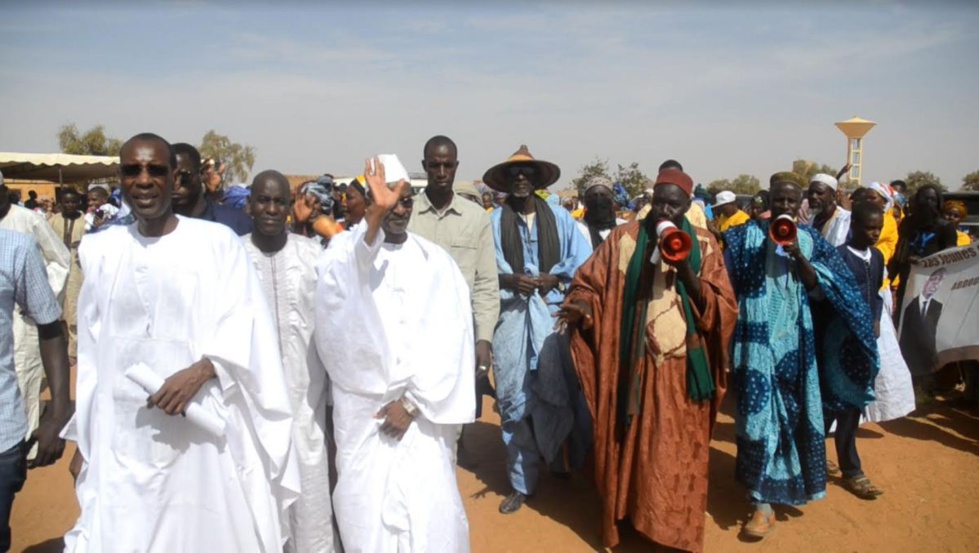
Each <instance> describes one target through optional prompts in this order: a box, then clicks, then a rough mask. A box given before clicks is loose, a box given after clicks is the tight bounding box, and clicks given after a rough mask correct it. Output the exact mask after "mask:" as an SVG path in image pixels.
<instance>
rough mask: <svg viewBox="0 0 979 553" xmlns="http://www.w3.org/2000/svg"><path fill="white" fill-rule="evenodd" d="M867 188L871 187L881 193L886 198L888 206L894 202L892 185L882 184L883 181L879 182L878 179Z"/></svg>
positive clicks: (885, 201)
mask: <svg viewBox="0 0 979 553" xmlns="http://www.w3.org/2000/svg"><path fill="white" fill-rule="evenodd" d="M867 188H869V189H871V190H873V191H874V192H876V193H878V194H880V195H881V197H882V198H884V203H886V204H887V206H886V207H888V208H889V207H891V205H892V204H893V203H894V195H893V194H891V187H890V186H887V185H886V184H881V183H879V182H877V181H874V182H872V183H870V184H869V185H868V186H867Z"/></svg>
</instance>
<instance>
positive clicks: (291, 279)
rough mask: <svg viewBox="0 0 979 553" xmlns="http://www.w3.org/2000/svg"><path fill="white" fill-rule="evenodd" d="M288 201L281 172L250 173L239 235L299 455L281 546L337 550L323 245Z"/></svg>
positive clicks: (299, 552) (325, 551)
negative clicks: (294, 230)
mask: <svg viewBox="0 0 979 553" xmlns="http://www.w3.org/2000/svg"><path fill="white" fill-rule="evenodd" d="M291 209H292V191H291V190H290V188H289V181H288V180H287V179H286V177H285V176H284V175H283V174H282V173H280V172H278V171H262V172H261V173H259V174H257V175H255V179H254V180H252V186H251V194H250V195H249V197H248V203H247V204H246V207H245V210H246V212H247V213H248V215H249V216H251V218H252V220H253V221H254V226H253V229H252V232H251V234H247V235H245V236H242V237H241V241H242V243H243V244H244V245H245V250H246V251H247V252H248V257H249V258H250V259H251V261H252V265H253V266H254V267H255V271H256V272H257V273H258V277H259V280H261V281H262V290H263V291H264V292H265V299H266V300H268V302H269V307H271V308H272V315H273V318H274V319H275V323H276V330H277V331H278V339H279V350H280V351H281V353H282V369H283V371H284V372H285V378H286V385H287V387H288V390H289V403H290V405H291V406H292V413H293V427H292V437H293V442H294V443H295V444H296V453H298V455H299V459H298V461H299V477H300V482H301V484H302V495H300V496H299V499H298V500H297V501H296V502H295V503H294V504H292V506H291V507H290V508H289V523H288V528H289V535H288V540H289V541H288V542H287V543H286V549H285V551H286V552H287V553H289V552H297V553H304V552H306V551H315V552H318V553H329V552H332V551H335V550H337V544H336V538H335V536H334V533H333V523H332V518H333V509H332V507H331V505H330V475H329V470H328V465H327V442H326V427H325V424H326V414H327V408H326V405H327V394H328V393H329V392H328V389H329V386H328V381H327V377H326V369H325V368H324V367H323V363H322V362H321V361H320V358H319V355H317V353H316V347H315V344H314V343H313V329H314V324H313V323H314V319H315V308H316V301H315V296H316V260H317V259H319V255H320V253H321V252H322V251H323V248H322V247H321V246H320V244H319V243H318V242H317V241H316V240H313V239H312V238H306V237H305V236H299V235H298V234H291V233H288V232H287V231H286V217H287V216H288V215H289V213H290V211H291Z"/></svg>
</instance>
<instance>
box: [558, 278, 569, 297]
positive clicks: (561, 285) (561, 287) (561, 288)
mask: <svg viewBox="0 0 979 553" xmlns="http://www.w3.org/2000/svg"><path fill="white" fill-rule="evenodd" d="M557 291H558V292H561V293H562V294H563V293H565V292H567V291H568V287H567V286H565V285H564V282H562V281H560V280H559V281H558V283H557Z"/></svg>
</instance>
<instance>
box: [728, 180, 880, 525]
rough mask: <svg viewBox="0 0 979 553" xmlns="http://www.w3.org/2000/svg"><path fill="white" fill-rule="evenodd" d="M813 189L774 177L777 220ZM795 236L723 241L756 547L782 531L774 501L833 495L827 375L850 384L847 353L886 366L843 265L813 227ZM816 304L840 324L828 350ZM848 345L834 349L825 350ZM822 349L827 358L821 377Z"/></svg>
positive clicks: (740, 470)
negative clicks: (734, 308)
mask: <svg viewBox="0 0 979 553" xmlns="http://www.w3.org/2000/svg"><path fill="white" fill-rule="evenodd" d="M805 184H806V183H805V180H804V179H803V177H802V176H800V175H798V174H796V173H789V172H785V173H776V174H775V175H773V176H772V178H771V184H770V201H771V211H772V221H775V220H776V219H777V218H778V217H780V216H783V215H785V216H788V217H790V218H793V219H794V218H795V217H796V216H797V214H798V211H799V205H800V203H801V201H802V187H803V186H805ZM797 231H798V232H797V235H796V237H795V238H794V239H793V241H792V242H791V243H789V244H786V245H779V244H776V243H775V241H774V240H773V239H771V238H770V237H769V223H768V221H752V222H750V223H746V224H744V225H741V226H738V227H735V228H733V229H731V230H729V231H728V232H727V233H725V234H724V240H725V243H726V249H725V252H724V254H725V261H726V265H727V267H728V271H729V272H730V274H731V285H732V286H733V288H734V292H735V293H736V294H737V296H738V324H737V327H736V328H735V332H734V349H733V358H732V363H731V364H732V366H733V369H732V372H731V374H732V377H733V378H734V388H735V390H736V391H737V399H738V411H737V415H736V417H735V422H736V426H737V446H738V454H737V464H736V477H737V479H738V481H740V482H741V483H742V484H744V486H745V487H746V488H747V489H748V492H749V501H750V502H751V503H752V505H753V507H754V513H753V515H752V517H751V520H750V521H749V522H748V523H747V524H745V526H744V527H743V533H744V534H745V535H746V536H748V537H752V538H755V539H761V538H764V537H765V536H767V535H768V534H769V533H770V532H771V531H772V530H773V529H774V527H775V515H774V512H773V511H772V506H771V504H772V503H778V504H786V505H801V504H804V503H806V502H807V501H810V500H814V499H820V498H822V497H823V496H824V495H825V494H826V444H825V428H824V427H823V409H822V403H821V395H820V377H822V378H824V379H827V380H828V381H831V382H833V383H840V382H845V381H846V379H848V378H850V377H849V376H847V375H846V374H845V373H844V371H843V370H842V369H841V368H840V366H839V358H840V356H841V355H842V353H841V351H845V352H846V353H847V355H848V357H847V358H848V359H849V360H851V361H852V363H850V365H851V366H861V367H873V370H876V367H875V365H876V364H877V362H878V359H877V347H876V343H875V337H874V331H873V324H872V323H873V318H872V316H871V313H870V307H869V306H868V305H867V302H866V301H865V300H864V299H862V298H861V297H860V294H859V292H858V291H857V285H856V282H855V281H854V278H853V275H852V274H851V273H850V270H849V269H848V268H847V267H846V265H845V264H844V262H843V259H842V257H841V256H840V254H839V253H838V252H837V250H836V248H834V247H833V246H832V245H831V244H829V243H828V242H827V241H826V240H824V239H823V238H822V236H820V234H819V233H818V232H817V231H816V230H815V229H813V228H812V227H808V226H805V225H800V226H798V228H797ZM817 301H820V302H823V303H824V309H827V310H829V311H830V312H831V314H830V316H835V319H834V323H833V324H832V325H831V327H830V328H827V329H825V334H826V335H825V336H824V339H823V340H821V343H819V342H817V340H816V334H815V330H816V329H815V328H814V324H813V303H814V302H817ZM837 319H838V320H837ZM840 333H843V334H840ZM838 338H839V340H837V339H838ZM840 343H842V344H844V345H843V346H840V347H837V348H836V350H835V351H829V350H827V351H819V350H820V348H821V347H823V346H826V347H827V348H828V346H827V345H830V344H840ZM844 347H845V349H844ZM828 349H832V348H828ZM817 351H819V353H820V356H821V358H822V359H828V360H829V363H827V364H825V365H823V366H820V367H819V369H817V364H816V359H817ZM834 356H835V357H834ZM868 370H869V369H868ZM820 372H822V374H820ZM829 389H832V390H835V389H836V388H835V387H831V388H829ZM862 399H863V398H862Z"/></svg>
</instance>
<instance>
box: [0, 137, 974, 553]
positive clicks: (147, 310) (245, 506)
mask: <svg viewBox="0 0 979 553" xmlns="http://www.w3.org/2000/svg"><path fill="white" fill-rule="evenodd" d="M422 154H423V159H422V162H421V166H422V168H423V169H424V171H425V173H426V174H427V178H428V183H427V186H426V187H425V188H424V189H423V191H422V192H420V193H417V194H416V193H414V192H413V191H412V188H411V187H410V185H409V181H410V178H409V175H408V171H407V169H406V168H405V166H404V165H403V164H402V162H401V160H400V159H399V158H398V157H397V156H396V155H378V156H376V157H373V158H370V159H367V160H366V161H365V164H364V169H363V173H362V174H361V175H359V176H357V177H356V178H355V179H353V180H352V181H350V182H349V184H344V185H341V184H339V183H338V182H336V179H334V177H332V176H331V175H324V176H323V177H321V178H319V179H317V180H313V181H309V182H306V183H303V184H302V185H301V186H299V187H298V188H297V189H296V190H293V189H292V188H291V187H290V184H289V181H288V179H287V178H286V177H285V176H284V175H283V174H282V173H280V172H278V171H275V170H265V171H262V172H260V173H258V174H257V175H255V177H254V178H253V179H252V181H251V183H250V185H248V186H237V187H229V188H228V189H227V190H225V191H224V192H223V193H222V190H221V187H220V186H216V185H214V180H215V178H217V179H218V180H220V176H219V175H217V173H216V172H215V169H214V167H215V163H214V162H213V161H212V160H202V158H201V155H200V153H199V152H198V151H197V149H196V148H194V147H193V146H191V145H189V144H185V143H176V144H171V143H169V142H168V141H166V140H165V139H163V138H161V137H160V136H157V135H155V134H150V133H144V134H139V135H136V136H134V137H132V138H130V139H129V140H128V141H126V142H125V144H124V145H123V147H122V150H121V152H120V160H119V176H118V186H117V187H115V188H113V187H110V186H109V185H106V184H92V185H90V186H89V187H88V189H87V190H85V191H81V190H77V189H74V188H71V187H64V188H62V189H61V191H60V193H59V197H58V201H57V207H56V208H51V207H50V206H45V205H43V204H40V203H37V202H36V201H35V198H34V197H32V198H31V200H28V202H30V201H35V203H34V204H31V205H28V204H27V203H26V202H25V205H23V206H21V205H17V204H16V203H14V202H13V201H12V199H11V195H10V194H9V190H8V189H7V187H6V186H5V185H4V184H3V181H2V177H0V303H2V305H0V318H2V323H3V324H2V332H0V414H2V417H0V552H6V551H7V550H8V548H9V547H10V539H11V537H10V536H11V530H10V527H9V518H10V510H11V506H12V504H13V501H14V496H15V495H16V493H17V492H18V491H19V490H20V488H21V486H22V485H23V483H24V481H25V479H26V474H27V469H28V468H30V467H35V466H45V465H49V464H52V463H54V462H55V461H57V460H58V459H59V458H60V457H61V456H62V454H63V451H64V447H65V440H66V439H67V440H71V441H74V442H75V443H76V444H77V448H76V453H75V456H74V458H73V459H72V460H71V469H70V470H71V472H72V475H73V476H74V477H75V490H76V496H77V500H78V504H79V506H80V508H81V514H80V516H79V518H78V520H77V522H76V523H75V525H74V527H73V528H72V529H71V530H70V531H69V532H68V534H67V535H66V536H65V545H66V551H69V552H82V551H164V550H166V551H215V552H221V551H236V552H239V551H240V552H244V551H263V552H274V551H282V550H285V551H296V552H331V551H341V550H343V551H348V552H394V551H468V550H469V548H470V543H469V526H468V521H467V517H466V512H465V509H464V507H463V503H462V499H461V497H460V494H459V489H458V485H457V483H456V477H455V467H456V466H457V465H459V466H463V467H466V466H469V465H470V463H471V458H470V457H471V455H472V452H471V451H469V450H467V447H466V432H465V429H466V425H467V424H469V423H472V422H473V421H474V420H475V419H477V418H479V417H480V416H481V407H482V404H483V401H484V397H486V396H489V397H491V398H492V400H493V401H494V402H495V409H496V410H497V411H498V412H499V416H500V421H501V422H500V428H501V439H502V443H503V446H504V448H505V450H506V467H505V468H506V472H507V476H508V480H509V485H510V488H511V489H510V492H509V493H508V494H507V495H506V496H505V497H504V498H503V500H502V502H501V503H500V505H499V511H500V513H501V514H502V515H507V514H511V513H514V512H517V511H518V510H520V509H521V508H522V507H523V506H524V504H525V503H526V502H528V501H533V499H532V498H533V496H534V495H535V493H537V491H538V483H539V480H540V476H541V472H542V471H544V470H546V471H549V472H550V473H551V474H553V475H555V476H556V477H558V478H568V477H570V475H571V473H572V472H575V471H582V470H586V467H587V470H590V471H593V474H592V475H593V477H594V481H595V484H596V486H597V489H598V493H599V495H600V497H601V502H602V513H603V515H602V520H601V521H600V524H601V531H602V541H603V543H604V545H605V546H607V547H614V546H615V545H616V544H618V543H619V532H620V528H621V525H623V524H629V525H631V526H632V527H633V528H635V530H636V531H638V532H639V533H640V534H641V535H643V536H645V537H646V538H648V539H649V540H651V541H652V542H655V543H657V544H660V545H663V546H667V547H670V548H675V549H679V550H686V551H700V550H702V549H703V543H704V527H705V510H706V505H707V490H708V460H709V451H710V440H711V432H712V429H713V427H714V423H715V420H716V417H717V414H718V411H719V409H720V405H721V402H722V400H723V398H724V396H725V393H726V392H727V391H728V390H729V389H730V390H732V391H733V393H734V395H735V396H736V410H735V413H734V418H735V421H736V427H737V450H738V453H737V463H736V477H737V479H738V481H739V482H741V483H742V484H743V485H744V488H745V490H746V495H745V509H746V513H748V514H749V516H748V517H747V520H746V523H745V525H744V527H743V528H742V532H743V533H744V535H745V536H747V537H750V538H754V539H763V538H765V537H766V536H767V535H769V534H770V533H771V531H772V530H773V529H774V527H775V517H774V511H773V509H772V505H773V504H782V505H801V504H804V503H806V502H808V501H811V500H815V499H819V498H821V497H823V496H824V495H825V494H826V482H827V475H841V478H842V482H843V485H844V487H845V488H846V489H847V490H848V491H849V492H851V493H853V494H855V495H856V496H858V497H860V498H862V499H867V500H872V499H875V498H877V497H878V496H880V495H881V494H882V493H883V492H882V490H881V489H880V488H878V487H877V486H875V485H874V484H873V483H872V482H871V481H870V479H869V477H868V476H867V475H866V474H865V473H864V471H863V469H862V465H861V459H860V456H859V454H858V451H857V439H856V436H857V428H858V426H859V424H860V423H861V421H862V420H871V421H884V420H891V419H894V418H899V417H903V416H905V415H907V414H908V413H909V412H911V411H912V410H913V409H914V407H915V397H914V390H913V386H914V385H915V384H922V383H924V384H923V385H924V386H925V387H926V388H927V386H929V385H931V384H932V383H931V381H930V380H929V379H928V375H929V374H930V373H932V372H933V370H935V369H937V367H934V366H933V365H934V364H935V363H936V362H937V361H936V360H935V359H923V360H922V359H919V358H920V357H921V356H920V355H919V353H920V352H919V350H918V348H916V347H911V349H908V347H907V346H904V347H905V349H904V350H902V346H903V343H902V344H899V342H898V340H897V336H896V330H895V322H894V321H895V320H896V319H898V318H899V317H900V313H899V312H898V311H899V310H898V309H896V308H895V306H900V305H902V303H901V302H902V298H903V296H904V294H905V293H906V290H905V286H906V284H907V281H908V278H909V272H910V268H911V266H912V265H914V264H915V263H918V261H919V260H920V259H921V258H922V257H925V256H928V255H930V254H932V253H935V252H938V251H941V250H943V249H946V248H951V247H955V246H956V245H962V243H963V242H964V241H968V240H969V238H968V236H963V235H962V234H961V233H958V234H957V233H956V228H955V225H956V224H957V222H959V221H961V219H962V218H963V217H964V216H965V213H964V207H963V206H962V205H961V204H955V203H952V202H943V199H942V192H941V190H940V189H939V188H938V187H935V186H932V185H925V186H922V187H921V188H919V189H918V190H917V191H915V193H914V194H913V195H911V196H910V197H908V198H907V199H905V193H906V185H905V184H904V183H903V182H901V181H894V182H892V183H890V184H883V183H878V182H875V183H872V184H871V185H869V186H867V187H861V188H858V189H856V190H855V191H851V192H850V193H847V192H845V191H844V186H841V184H840V182H839V181H838V180H837V177H835V176H831V175H824V174H817V175H815V176H813V177H811V178H806V177H803V176H801V175H799V174H796V173H792V172H780V173H776V174H775V175H772V177H771V179H770V182H769V187H768V189H767V190H763V191H761V192H759V193H758V194H756V195H754V196H753V197H752V198H751V199H750V200H749V201H748V203H747V205H744V206H741V205H739V202H738V197H737V195H735V194H734V193H733V192H732V191H729V190H706V189H704V187H702V186H700V185H696V186H695V184H694V180H693V179H692V178H691V176H690V175H689V174H688V173H687V172H685V170H684V168H683V167H682V165H681V164H680V163H678V162H677V161H675V160H668V161H666V162H664V163H663V164H662V166H661V167H660V168H659V171H658V174H657V176H656V178H655V180H654V181H652V182H651V186H650V188H649V189H647V190H646V191H645V193H644V194H643V195H642V196H640V197H639V198H636V199H634V200H630V199H629V198H628V197H627V196H625V197H623V191H624V189H622V187H621V185H618V184H615V183H613V182H612V181H611V180H610V179H608V178H605V177H601V176H598V177H593V178H591V179H589V180H588V181H587V182H586V183H584V186H583V189H582V191H581V192H582V193H581V201H580V202H579V201H578V200H577V198H574V199H572V200H571V201H570V202H566V203H564V204H563V205H562V203H561V202H560V201H558V198H557V196H556V195H549V194H548V193H547V192H546V189H547V187H549V186H551V185H553V184H554V183H556V182H558V181H559V180H560V176H561V171H560V168H559V167H558V166H557V165H555V164H553V163H550V162H547V161H544V160H541V159H537V158H535V157H534V156H533V155H532V154H531V152H530V151H529V149H528V148H527V147H526V146H521V147H520V148H519V149H518V150H517V151H516V152H514V153H513V154H512V155H511V156H509V157H508V158H506V159H505V160H503V161H502V162H500V163H499V164H497V165H494V166H493V167H491V168H489V169H488V170H486V171H485V174H484V175H483V178H482V182H483V183H484V185H485V187H487V190H484V191H480V190H479V189H477V188H476V187H474V186H472V185H471V184H465V185H464V184H463V183H456V182H455V175H456V170H457V168H458V165H459V151H458V148H457V146H456V144H455V143H454V142H453V141H452V140H451V139H449V138H448V137H445V136H435V137H433V138H432V139H430V140H429V141H428V142H427V143H425V144H424V146H423V148H422ZM216 175H217V177H216ZM86 204H87V206H86ZM776 225H782V226H783V227H782V228H787V229H789V230H790V231H791V232H790V233H789V236H788V237H787V238H784V239H782V238H778V237H777V236H776V235H775V234H774V233H773V229H774V228H775V227H776ZM785 225H788V226H785ZM923 312H924V311H922V313H923ZM912 357H913V358H914V360H913V361H912V359H911V358H912ZM906 360H907V361H906ZM909 364H910V365H911V369H910V370H909ZM72 365H75V366H76V381H75V389H76V392H75V403H74V406H72V403H71V402H70V399H69V392H68V390H69V379H70V376H69V375H70V367H71V366H72ZM912 372H914V373H915V379H912ZM147 374H148V375H150V376H149V377H148V378H147V376H146V375H147ZM971 378H973V379H974V375H973V376H972V377H971ZM43 381H46V383H47V386H48V388H49V390H50V396H51V399H50V401H49V402H48V403H47V409H45V410H44V411H43V413H42V409H41V401H40V394H41V387H42V382H43ZM970 382H972V386H971V393H972V394H974V393H975V387H974V380H970ZM928 391H930V388H929V389H928ZM971 397H972V401H975V396H974V395H972V396H971ZM831 433H835V435H834V439H835V447H836V459H837V462H833V461H831V460H829V458H828V454H827V451H826V447H825V438H826V436H827V435H829V434H831ZM589 461H590V462H589ZM598 524H599V521H596V528H597V526H598Z"/></svg>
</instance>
